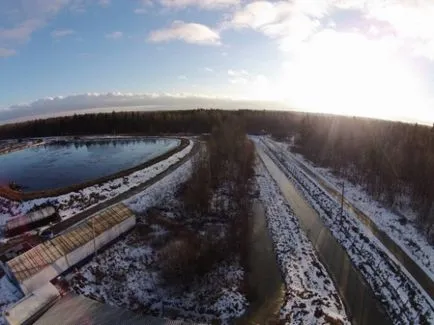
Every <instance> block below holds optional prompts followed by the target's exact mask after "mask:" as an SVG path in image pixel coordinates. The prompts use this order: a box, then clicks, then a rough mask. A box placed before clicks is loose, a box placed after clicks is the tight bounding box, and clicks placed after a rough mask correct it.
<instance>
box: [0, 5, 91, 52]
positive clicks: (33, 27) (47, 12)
mask: <svg viewBox="0 0 434 325" xmlns="http://www.w3.org/2000/svg"><path fill="white" fill-rule="evenodd" d="M85 3H87V1H86V0H13V1H12V0H11V1H0V22H1V24H2V26H1V27H0V47H2V48H10V49H13V50H16V48H17V47H19V46H21V45H22V44H24V43H25V42H27V41H29V40H30V38H31V36H32V34H33V33H34V32H35V31H37V30H39V29H41V28H43V27H44V26H46V25H47V23H49V21H50V20H51V19H52V18H53V17H55V16H56V15H57V14H58V12H59V11H60V10H62V9H64V8H67V7H69V8H74V7H77V6H82V5H84V4H85Z"/></svg>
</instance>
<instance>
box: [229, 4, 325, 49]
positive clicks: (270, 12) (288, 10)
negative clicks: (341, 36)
mask: <svg viewBox="0 0 434 325" xmlns="http://www.w3.org/2000/svg"><path fill="white" fill-rule="evenodd" d="M328 7H329V4H328V2H327V1H326V0H324V1H323V0H320V1H317V2H311V1H301V0H297V1H293V2H288V1H278V2H269V1H255V2H252V3H249V4H247V5H246V6H245V7H244V8H241V9H240V10H238V11H236V12H235V13H234V14H233V16H232V18H231V19H230V21H228V22H226V24H225V26H224V27H226V28H235V29H242V28H251V29H254V30H256V31H259V32H261V33H263V34H264V35H266V36H268V37H270V38H273V39H278V40H279V44H280V48H281V49H283V50H290V49H292V48H294V47H296V46H297V45H298V44H300V43H301V42H303V41H305V40H307V39H308V38H309V37H310V36H311V35H312V34H313V33H314V32H315V31H316V30H317V29H318V27H319V26H320V23H319V20H318V18H321V17H323V16H324V15H325V13H326V12H327V10H328Z"/></svg>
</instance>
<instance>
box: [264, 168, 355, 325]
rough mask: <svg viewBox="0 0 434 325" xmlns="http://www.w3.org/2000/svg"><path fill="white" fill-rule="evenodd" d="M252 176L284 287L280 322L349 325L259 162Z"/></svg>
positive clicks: (324, 273) (294, 220) (295, 221)
mask: <svg viewBox="0 0 434 325" xmlns="http://www.w3.org/2000/svg"><path fill="white" fill-rule="evenodd" d="M256 174H257V176H256V183H257V185H258V188H259V191H260V200H261V201H262V204H263V205H264V208H265V213H266V218H267V223H268V228H269V231H270V233H271V237H272V239H273V242H274V249H275V252H276V254H277V258H278V262H279V265H280V268H281V271H282V273H283V275H284V281H285V286H286V295H285V302H284V305H283V307H282V309H281V318H282V319H286V320H289V321H290V322H291V324H328V322H327V320H326V319H324V316H326V315H327V316H329V317H332V318H333V319H338V320H340V321H341V322H342V324H350V322H349V321H348V318H347V316H346V313H345V309H344V305H343V303H342V301H341V300H340V298H339V295H338V293H337V290H336V288H335V287H334V284H333V281H332V280H331V278H330V277H329V275H328V273H327V271H326V269H325V267H324V266H323V265H322V264H321V262H320V261H319V259H318V257H317V255H316V253H315V250H314V248H313V246H312V243H311V242H310V241H309V239H308V238H307V237H306V235H305V234H304V232H303V231H302V230H301V228H300V225H299V222H298V219H297V217H296V216H294V214H293V212H292V210H291V208H290V207H289V206H288V204H287V203H286V200H285V198H284V197H283V196H282V194H281V192H280V189H279V188H278V185H277V184H276V183H275V181H274V179H273V178H272V177H271V175H270V174H269V173H268V171H267V170H266V169H265V167H264V166H263V164H262V162H260V163H259V164H257V166H256ZM319 310H320V311H321V312H318V311H319Z"/></svg>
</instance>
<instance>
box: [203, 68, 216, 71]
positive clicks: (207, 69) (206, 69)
mask: <svg viewBox="0 0 434 325" xmlns="http://www.w3.org/2000/svg"><path fill="white" fill-rule="evenodd" d="M204 70H205V71H206V72H214V69H212V68H209V67H205V69H204Z"/></svg>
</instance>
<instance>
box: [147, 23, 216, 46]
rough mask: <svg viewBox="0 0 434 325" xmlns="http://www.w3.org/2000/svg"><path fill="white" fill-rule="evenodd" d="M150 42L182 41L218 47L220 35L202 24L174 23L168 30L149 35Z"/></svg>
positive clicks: (160, 30)
mask: <svg viewBox="0 0 434 325" xmlns="http://www.w3.org/2000/svg"><path fill="white" fill-rule="evenodd" d="M148 40H149V41H151V42H166V41H172V40H182V41H184V42H187V43H191V44H202V45H220V44H221V43H220V35H219V34H218V33H217V32H216V31H214V30H212V29H210V28H209V27H207V26H205V25H202V24H195V23H184V22H183V21H174V22H173V23H172V25H171V26H170V27H169V28H163V29H158V30H155V31H152V32H151V33H150V34H149V38H148Z"/></svg>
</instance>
